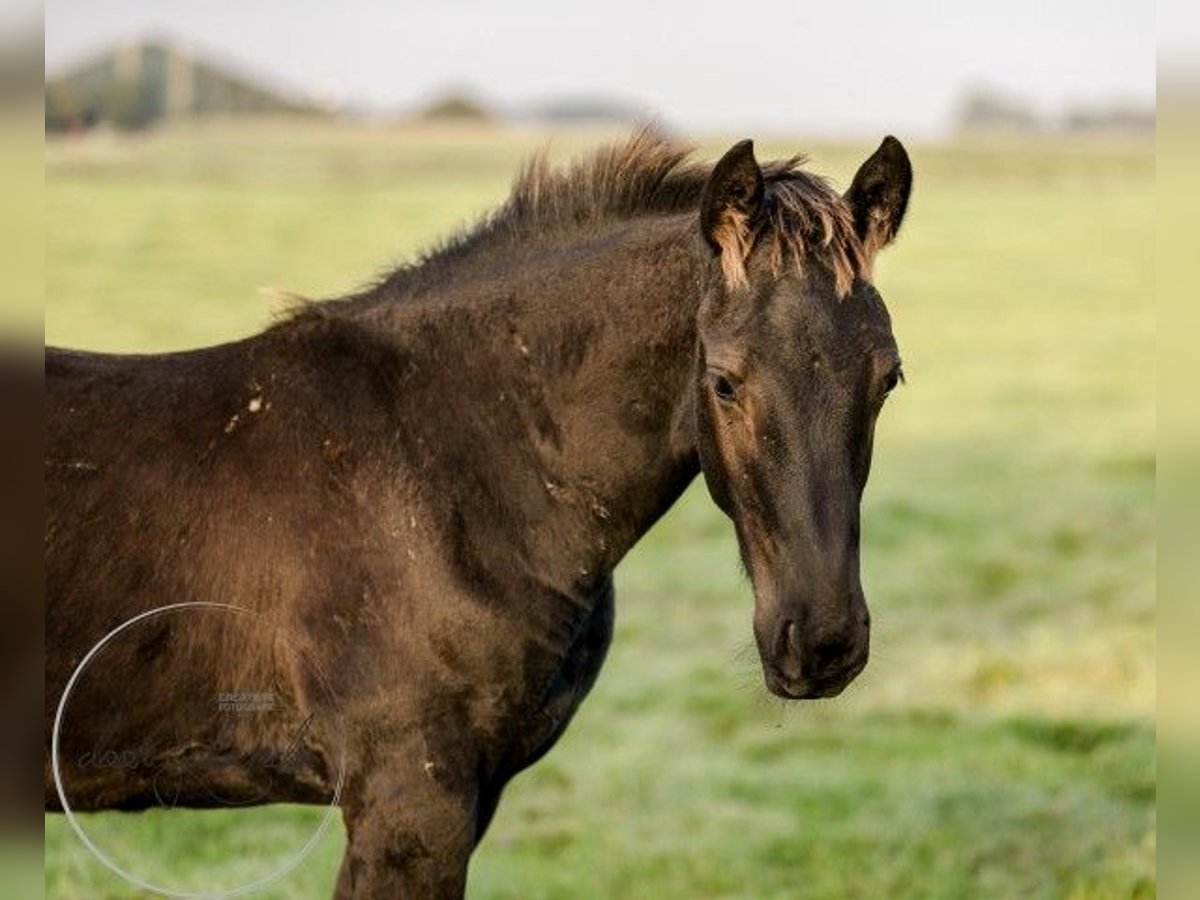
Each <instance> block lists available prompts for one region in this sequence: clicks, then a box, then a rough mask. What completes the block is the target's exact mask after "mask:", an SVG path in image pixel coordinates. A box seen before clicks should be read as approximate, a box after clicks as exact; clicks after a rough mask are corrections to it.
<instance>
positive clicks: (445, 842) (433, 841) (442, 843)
mask: <svg viewBox="0 0 1200 900" xmlns="http://www.w3.org/2000/svg"><path fill="white" fill-rule="evenodd" d="M399 762H400V761H397V763H399ZM439 765H442V762H441V761H439V760H435V759H425V760H419V764H418V765H417V766H416V767H413V766H412V765H411V760H405V761H404V763H403V764H398V765H396V766H394V767H392V766H378V767H376V768H374V769H373V770H372V771H370V772H367V773H364V775H363V776H362V777H359V778H355V779H351V780H350V781H349V782H348V783H347V790H346V793H345V800H344V802H343V804H342V815H343V818H344V819H345V823H346V835H347V846H346V853H345V856H344V857H343V858H342V867H341V871H340V872H339V875H338V883H337V892H336V894H335V897H336V898H337V900H349V898H353V900H383V898H388V900H394V898H404V900H426V898H429V900H432V898H437V900H443V898H461V897H462V896H463V893H464V891H465V890H466V883H467V863H468V862H469V860H470V856H471V851H472V849H473V848H474V846H475V834H476V828H477V822H476V817H477V808H476V807H477V803H478V788H477V787H476V786H475V785H474V784H473V783H472V782H470V781H469V780H468V779H464V778H463V777H461V773H443V772H439V771H438V767H439ZM448 774H452V777H447V775H448Z"/></svg>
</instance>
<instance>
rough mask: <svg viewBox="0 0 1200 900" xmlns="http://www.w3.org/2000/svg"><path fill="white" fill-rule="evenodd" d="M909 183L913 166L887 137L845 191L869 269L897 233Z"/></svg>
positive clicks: (910, 184)
mask: <svg viewBox="0 0 1200 900" xmlns="http://www.w3.org/2000/svg"><path fill="white" fill-rule="evenodd" d="M912 179H913V174H912V163H910V162H909V161H908V153H907V152H905V150H904V145H903V144H901V143H900V142H899V141H898V140H896V139H895V138H894V137H892V136H891V135H890V134H889V135H888V136H887V137H885V138H884V139H883V143H882V144H880V145H879V149H878V150H876V151H875V152H874V153H873V154H871V158H870V159H868V160H867V161H866V162H865V163H863V164H862V168H860V169H859V170H858V174H857V175H855V176H854V182H853V183H852V184H851V185H850V190H848V191H846V202H847V203H849V204H850V209H851V211H852V212H853V213H854V230H855V231H857V232H858V237H859V239H860V240H861V241H862V242H863V247H864V249H865V250H866V254H867V262H868V265H869V264H870V262H871V261H872V260H874V258H875V254H876V253H878V252H879V251H880V250H881V249H883V248H884V247H886V246H887V245H888V244H890V243H891V242H892V240H893V239H894V238H895V237H896V232H897V231H899V230H900V223H901V222H903V221H904V211H905V210H906V209H907V208H908V195H909V193H910V192H911V191H912Z"/></svg>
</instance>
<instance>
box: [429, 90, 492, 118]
mask: <svg viewBox="0 0 1200 900" xmlns="http://www.w3.org/2000/svg"><path fill="white" fill-rule="evenodd" d="M417 118H419V119H423V120H425V121H442V122H444V121H461V122H490V121H492V120H493V119H494V118H495V116H494V115H493V114H492V111H491V110H490V109H488V108H487V107H486V106H485V105H484V104H483V103H482V102H481V101H479V100H478V99H476V98H475V97H472V96H470V95H469V94H466V93H460V92H455V93H451V94H445V95H443V96H441V97H438V98H437V99H435V100H434V101H433V102H431V103H429V104H427V105H425V106H424V107H422V108H421V110H420V111H419V112H418V113H417Z"/></svg>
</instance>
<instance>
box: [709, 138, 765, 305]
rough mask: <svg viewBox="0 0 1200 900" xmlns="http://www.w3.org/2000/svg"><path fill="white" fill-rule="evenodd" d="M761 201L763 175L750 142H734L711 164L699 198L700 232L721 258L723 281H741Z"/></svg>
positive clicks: (733, 284)
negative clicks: (702, 193) (713, 164)
mask: <svg viewBox="0 0 1200 900" xmlns="http://www.w3.org/2000/svg"><path fill="white" fill-rule="evenodd" d="M762 202H763V176H762V169H760V168H759V166H758V160H756V159H755V158H754V141H750V140H745V141H738V142H737V143H736V144H734V145H733V146H732V147H730V148H729V150H728V151H726V153H725V155H724V156H722V157H721V159H720V160H719V161H718V162H717V164H716V165H715V166H713V170H712V175H710V176H709V178H708V183H707V184H706V185H705V186H704V195H703V196H702V197H701V199H700V231H701V232H702V233H703V235H704V240H706V241H707V242H708V246H710V247H712V249H713V252H714V253H716V254H718V255H719V256H720V257H721V269H722V271H723V272H724V273H725V281H726V282H727V283H728V284H729V285H730V286H731V287H733V286H737V285H741V284H745V282H746V257H748V256H749V255H750V244H751V238H752V237H753V234H752V223H753V221H754V219H755V217H757V215H758V212H759V209H760V207H761V206H762Z"/></svg>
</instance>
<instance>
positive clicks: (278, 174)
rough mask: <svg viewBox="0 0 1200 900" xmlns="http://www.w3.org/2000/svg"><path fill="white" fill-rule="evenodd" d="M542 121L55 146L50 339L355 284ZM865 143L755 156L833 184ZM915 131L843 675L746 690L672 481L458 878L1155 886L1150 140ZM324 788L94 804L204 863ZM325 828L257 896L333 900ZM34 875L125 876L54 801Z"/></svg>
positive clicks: (975, 890)
mask: <svg viewBox="0 0 1200 900" xmlns="http://www.w3.org/2000/svg"><path fill="white" fill-rule="evenodd" d="M602 137H603V136H601V135H599V134H573V135H570V136H557V137H555V138H554V140H553V142H552V145H551V148H552V156H553V157H554V158H556V159H563V158H566V157H568V156H570V155H571V154H572V153H573V152H576V151H579V150H582V149H584V148H586V147H587V146H589V145H590V144H592V143H594V142H595V141H597V140H599V139H601V138H602ZM738 137H742V135H731V136H729V137H728V139H725V138H719V139H718V138H710V139H706V140H704V141H703V142H702V143H703V153H704V154H705V155H707V156H709V157H710V158H712V157H715V155H716V154H717V153H719V152H720V151H721V150H722V149H724V147H726V146H728V144H729V143H731V142H732V140H734V139H736V138H738ZM541 143H542V138H540V137H538V136H536V135H532V134H526V133H523V132H515V131H514V132H509V131H485V130H456V129H441V130H428V129H426V130H407V129H377V130H368V129H365V128H363V129H351V128H345V127H342V128H333V127H329V126H320V125H303V126H301V125H296V124H284V123H264V124H258V125H228V124H226V125H212V126H206V127H196V128H191V129H187V130H185V129H182V128H181V129H177V130H168V131H164V132H160V133H156V134H152V135H150V136H147V137H143V138H116V137H112V136H97V137H93V138H88V139H86V140H82V141H61V142H53V143H50V144H48V146H47V150H46V204H47V215H46V309H45V328H46V340H47V342H48V343H54V344H61V345H68V346H79V347H87V348H91V349H102V350H113V351H139V350H166V349H180V348H186V347H191V346H197V345H200V344H205V343H211V342H216V341H221V340H226V339H230V338H233V337H236V336H240V335H243V334H247V333H249V332H251V331H252V330H256V329H258V328H261V327H262V326H263V325H265V324H266V323H267V322H268V321H269V320H270V317H271V316H272V315H273V314H275V313H276V312H277V311H278V309H279V300H278V298H277V297H275V296H272V294H273V292H278V291H292V292H295V293H297V294H301V295H304V296H308V297H323V296H332V295H335V294H338V293H342V292H346V291H348V290H350V289H352V288H354V287H356V286H357V285H359V284H360V283H362V282H363V281H365V280H366V279H368V278H369V277H370V276H372V275H373V274H374V273H377V272H378V271H380V270H381V269H382V268H384V267H386V266H388V265H390V264H391V263H393V262H396V261H400V260H405V259H410V258H412V256H413V255H414V254H415V253H416V252H417V251H419V249H420V248H421V247H423V246H425V245H428V244H429V243H430V242H431V241H433V240H436V239H437V238H438V237H439V236H441V235H445V234H446V233H447V232H448V230H450V229H453V228H455V227H457V226H459V225H461V224H463V223H465V222H469V221H471V220H472V219H473V218H474V217H476V216H477V215H479V214H480V213H482V212H483V211H484V210H486V209H487V208H489V207H490V206H492V205H494V204H495V203H497V202H499V201H500V200H502V199H503V197H504V196H505V194H506V190H507V185H508V183H509V181H510V179H511V177H512V175H513V174H514V172H515V170H516V166H517V165H518V163H519V161H520V160H521V159H522V158H523V157H524V156H525V155H526V154H527V153H528V152H529V151H530V150H531V149H533V148H534V147H536V146H539V145H540V144H541ZM876 143H877V141H870V142H867V141H864V142H862V143H860V144H857V145H853V146H851V145H826V144H820V143H816V144H814V143H810V142H805V141H802V140H797V141H786V140H778V139H772V140H759V141H758V145H757V146H758V155H759V158H760V159H767V158H771V157H773V156H777V155H790V154H791V153H794V152H796V151H799V150H803V151H806V152H807V153H808V154H809V155H810V156H811V157H812V160H811V163H810V164H809V167H810V168H812V169H813V170H814V171H817V172H822V173H826V174H829V175H830V176H832V177H833V178H834V179H835V180H836V181H837V182H838V183H839V184H840V185H841V186H843V187H844V186H845V185H846V184H847V182H848V179H849V177H850V175H852V173H853V171H854V168H855V166H856V165H857V163H858V162H859V161H861V159H863V158H864V157H865V156H866V155H867V154H868V153H869V152H870V151H871V150H872V149H873V148H874V146H875V144H876ZM909 151H910V153H911V155H912V158H913V165H914V169H915V172H916V183H915V188H914V195H913V201H912V205H911V207H910V210H909V216H908V219H907V221H906V224H905V226H904V229H903V230H902V232H901V236H900V238H899V240H898V241H897V243H896V245H895V247H894V248H892V249H890V250H889V251H887V252H886V253H885V254H884V255H883V256H882V257H881V260H880V263H879V267H878V271H877V277H876V282H877V284H878V286H879V287H880V290H881V292H882V294H883V296H884V298H885V300H886V301H887V302H888V305H889V307H890V309H891V312H892V316H893V319H894V322H895V331H896V335H897V338H898V340H899V342H900V347H901V352H902V354H903V357H904V360H905V370H906V373H907V376H908V384H907V385H906V386H905V387H902V388H900V389H899V390H898V391H897V392H896V395H895V396H894V397H893V398H892V400H890V401H889V403H888V408H887V409H886V411H885V413H884V415H883V416H882V418H881V421H880V424H879V429H878V434H877V438H876V454H875V463H874V468H873V471H872V476H871V483H870V485H869V487H868V490H867V496H866V501H865V508H864V515H863V580H864V585H865V587H866V591H867V597H868V600H869V601H870V604H871V609H872V614H873V618H874V623H875V624H874V627H873V648H872V661H871V663H870V665H869V666H868V668H867V670H866V672H865V673H864V674H863V675H862V676H861V677H860V678H859V680H858V681H857V682H856V683H855V684H854V685H852V686H851V687H850V688H849V689H848V690H847V691H846V693H845V694H844V695H843V696H842V697H840V698H837V699H836V700H831V701H821V702H817V703H805V704H800V705H788V704H784V703H783V702H781V701H778V700H776V699H774V698H771V697H770V696H769V695H768V694H767V693H766V691H765V689H764V688H763V687H762V683H761V674H760V671H759V663H758V657H757V653H756V652H755V651H754V649H753V643H752V638H751V631H750V616H751V610H752V597H751V593H750V588H749V584H748V581H747V580H746V579H745V577H744V576H743V574H742V573H741V570H740V567H739V564H738V561H737V553H736V547H735V543H734V539H733V533H732V528H731V527H730V525H729V523H728V522H727V521H726V520H725V519H724V518H723V516H722V515H721V514H720V513H719V512H718V511H717V509H716V507H715V506H714V505H713V504H712V502H711V501H710V500H709V498H708V496H707V494H706V492H705V490H704V487H703V484H702V483H700V482H697V483H696V484H695V485H694V486H693V488H692V489H691V490H690V491H689V493H688V494H687V495H686V496H685V498H684V499H683V501H682V502H681V503H680V504H678V505H677V506H676V508H675V509H674V510H672V512H671V513H670V514H669V515H668V516H667V517H666V518H665V519H664V520H663V521H662V522H661V523H660V524H659V525H658V526H657V527H656V528H655V529H654V531H653V532H652V533H651V534H650V535H649V536H648V537H647V539H646V540H644V541H643V542H642V543H641V544H640V545H639V546H638V547H637V548H635V550H634V551H633V552H632V553H631V554H630V556H629V557H628V558H627V559H626V561H625V562H624V564H623V565H622V566H621V567H620V568H619V569H618V570H617V591H618V599H617V634H616V639H615V642H614V646H613V649H612V652H611V654H610V656H609V659H608V662H607V664H606V666H605V669H604V672H603V673H602V675H601V678H600V681H599V683H598V685H597V687H596V689H595V690H594V692H593V694H592V695H591V697H590V698H589V699H588V700H587V702H586V703H585V704H584V706H583V708H582V709H581V711H580V713H579V715H578V717H577V718H576V720H575V723H574V724H573V726H572V727H571V729H570V730H569V731H568V733H567V735H566V736H565V737H564V739H563V740H562V742H561V743H560V744H559V745H558V746H557V747H556V748H555V749H554V750H553V752H552V753H551V754H550V755H549V756H548V757H547V758H546V760H544V761H543V762H542V763H540V764H539V765H537V766H536V767H534V768H533V769H532V770H530V771H529V772H527V773H525V774H523V775H521V776H520V777H518V778H517V779H516V781H515V782H514V783H513V784H512V786H511V787H510V789H509V791H508V792H507V794H506V798H505V802H503V803H502V804H501V807H500V812H499V814H498V816H497V819H496V821H495V822H494V824H493V825H492V828H491V830H490V832H489V833H488V836H487V838H486V840H485V841H484V843H483V844H482V846H481V848H480V849H479V851H478V852H477V854H476V856H475V858H474V861H473V864H472V869H471V878H470V885H469V895H470V896H471V897H473V898H559V897H561V898H577V897H578V898H584V897H596V898H608V897H663V898H692V897H731V898H732V897H756V898H789V897H804V898H806V900H809V898H812V900H816V898H831V900H832V898H844V897H889V898H902V897H914V898H930V897H939V898H978V897H989V898H991V897H999V898H1007V897H1011V898H1036V897H1046V898H1052V897H1053V898H1058V897H1070V898H1075V900H1083V898H1095V900H1099V898H1126V897H1149V896H1153V895H1154V894H1155V890H1156V875H1155V856H1156V834H1157V827H1156V813H1155V808H1156V773H1155V640H1156V637H1155V629H1156V625H1155V622H1156V619H1155V571H1154V567H1155V516H1154V498H1155V468H1156V466H1155V360H1154V345H1155V313H1154V281H1153V278H1154V276H1153V267H1154V221H1155V200H1154V182H1155V168H1154V147H1153V145H1152V144H1151V143H1140V142H1118V141H1107V142H1091V143H1082V142H1080V143H1071V142H1064V141H1052V140H1050V139H1047V140H1045V141H1037V142H1030V141H1026V142H1010V141H1005V140H1002V139H998V140H993V141H987V142H983V141H980V142H958V143H952V144H945V145H930V146H924V145H921V144H919V143H916V144H912V143H910V144H909ZM164 602H166V601H164ZM319 814H320V811H319V810H309V809H303V808H290V807H289V808H281V807H274V808H263V809H257V810H251V811H238V812H224V811H222V812H217V813H213V812H173V813H170V814H154V815H142V816H128V815H122V814H103V815H100V816H96V817H89V823H90V824H93V825H94V827H95V828H97V829H99V830H101V831H102V832H103V833H105V834H106V835H108V839H109V840H112V841H120V842H121V843H122V846H123V852H124V853H125V857H124V858H128V859H137V860H139V862H138V865H139V866H140V869H139V871H140V872H141V874H143V875H145V876H146V877H154V876H159V877H160V878H161V879H162V880H164V881H168V880H169V881H170V882H171V883H172V884H175V885H177V886H181V887H191V888H192V889H200V888H203V887H205V886H207V885H210V884H212V883H213V878H214V877H215V874H214V873H220V883H223V884H233V883H236V882H237V880H238V877H239V873H244V874H246V875H247V876H251V875H253V874H255V873H261V871H263V866H262V865H261V862H262V861H263V860H266V859H269V858H273V857H274V856H280V855H286V852H287V851H288V850H289V849H292V848H295V847H297V846H299V845H300V844H302V843H303V842H304V836H305V834H306V833H307V832H308V831H310V830H311V828H312V825H313V823H314V821H315V819H316V818H317V817H318V816H319ZM341 840H342V838H341V835H340V834H339V833H338V831H337V830H336V829H335V830H331V831H330V832H329V833H328V834H327V835H326V836H325V839H324V840H323V842H322V843H321V844H320V845H319V846H318V847H317V849H316V850H315V852H314V853H313V854H312V855H311V856H309V857H308V858H307V860H306V861H305V862H304V864H303V865H302V867H301V868H300V869H299V870H297V871H295V872H293V873H292V875H291V876H290V877H288V878H287V879H286V880H284V881H281V882H278V883H276V884H274V885H273V886H271V887H270V888H268V889H267V890H266V891H264V892H263V893H262V894H261V896H265V897H312V898H323V897H327V896H328V895H329V893H330V891H331V889H332V885H333V882H334V878H335V875H336V869H337V864H338V860H339V857H340V852H341ZM46 894H47V896H48V897H54V898H98V897H128V896H136V895H137V894H136V893H135V889H134V888H133V887H132V886H130V885H128V884H127V883H125V882H123V881H121V880H119V879H118V878H116V876H114V875H112V874H111V873H109V872H108V870H106V869H105V868H104V867H102V866H101V865H100V864H99V863H98V862H96V861H95V860H94V859H93V858H92V857H91V856H90V855H89V853H88V852H87V850H86V849H85V848H83V847H82V846H81V845H80V844H79V842H78V841H77V840H76V838H75V835H74V834H73V833H72V832H71V830H70V828H69V827H68V825H67V823H66V821H65V820H64V819H63V818H62V817H60V816H47V818H46Z"/></svg>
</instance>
